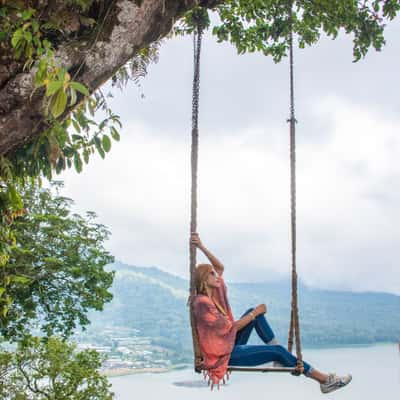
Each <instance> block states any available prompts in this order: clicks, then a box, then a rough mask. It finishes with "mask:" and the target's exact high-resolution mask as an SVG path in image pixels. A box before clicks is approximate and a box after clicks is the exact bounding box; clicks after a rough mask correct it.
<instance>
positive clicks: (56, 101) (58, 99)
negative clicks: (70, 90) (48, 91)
mask: <svg viewBox="0 0 400 400" xmlns="http://www.w3.org/2000/svg"><path fill="white" fill-rule="evenodd" d="M66 106H67V94H66V93H65V92H64V91H63V90H60V91H58V92H57V94H55V95H54V97H53V98H52V101H51V105H50V111H51V113H52V114H53V116H54V118H58V117H59V116H60V115H61V114H62V113H63V112H64V111H65V107H66Z"/></svg>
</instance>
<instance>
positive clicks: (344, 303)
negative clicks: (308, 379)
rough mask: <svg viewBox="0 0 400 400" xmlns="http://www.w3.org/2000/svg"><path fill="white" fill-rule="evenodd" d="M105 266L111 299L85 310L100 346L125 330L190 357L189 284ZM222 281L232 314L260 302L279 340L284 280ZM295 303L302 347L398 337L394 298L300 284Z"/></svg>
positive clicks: (284, 326) (283, 325)
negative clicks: (112, 277)
mask: <svg viewBox="0 0 400 400" xmlns="http://www.w3.org/2000/svg"><path fill="white" fill-rule="evenodd" d="M111 268H112V269H113V270H115V271H116V274H115V280H114V284H113V288H112V292H113V294H114V299H113V301H112V302H111V303H110V304H108V305H107V306H106V307H105V309H104V311H103V312H101V313H93V314H92V315H91V320H92V326H91V327H90V328H89V329H88V332H87V337H89V338H90V339H91V340H92V341H95V342H97V343H100V344H101V342H102V341H104V340H105V337H106V336H107V337H110V335H111V337H115V338H118V337H121V335H122V333H123V332H125V333H126V332H127V333H126V335H128V336H132V335H136V336H137V337H140V338H147V340H148V341H149V343H151V344H152V345H153V346H158V347H160V348H162V349H167V350H168V351H170V352H171V353H173V354H174V357H175V360H176V359H179V360H180V361H184V360H187V359H189V358H190V352H191V346H192V344H191V336H190V326H189V319H188V308H187V306H186V301H187V296H188V282H187V281H186V280H185V279H182V278H180V277H177V276H174V275H172V274H169V273H167V272H164V271H162V270H160V269H158V268H155V267H151V268H140V267H134V266H129V265H125V264H122V263H115V264H113V265H112V266H111ZM227 285H228V292H229V298H230V302H231V306H232V309H233V312H234V315H235V317H236V318H239V317H240V315H241V314H242V313H243V312H244V311H245V310H246V309H247V308H249V307H251V306H255V305H257V304H260V303H266V304H267V307H268V312H267V317H268V319H269V321H270V323H271V325H272V327H273V328H274V330H275V333H276V336H277V337H278V338H279V339H280V341H281V342H282V343H285V341H286V337H287V330H288V323H289V316H290V282H289V281H280V282H260V283H229V282H227ZM299 309H300V322H301V336H302V342H303V344H304V345H305V346H341V345H361V344H370V343H377V342H394V341H397V340H398V338H399V327H400V296H396V295H392V294H387V293H370V292H368V293H353V292H344V291H329V290H320V289H314V288H310V287H307V286H305V285H302V284H301V285H300V287H299ZM105 332H107V335H106V334H105ZM87 337H86V340H87ZM121 340H122V339H121ZM253 343H256V340H253ZM115 345H118V343H116V344H115Z"/></svg>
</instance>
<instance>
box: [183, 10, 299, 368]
mask: <svg viewBox="0 0 400 400" xmlns="http://www.w3.org/2000/svg"><path fill="white" fill-rule="evenodd" d="M288 17H289V21H290V22H289V23H290V24H291V23H292V4H290V7H289V10H288ZM202 34H203V27H202V26H201V23H200V22H198V23H197V27H196V28H195V30H194V33H193V53H194V73H193V86H192V143H191V216H190V232H191V233H193V232H197V166H198V141H199V128H198V116H199V91H200V90H199V89H200V54H201V43H202ZM289 65H290V67H289V68H290V70H289V73H290V117H289V119H288V120H287V122H288V123H289V125H290V177H291V179H290V188H291V192H290V193H291V195H290V208H291V264H292V270H291V274H292V278H291V281H292V300H291V315H290V326H289V339H288V350H289V352H292V349H293V339H294V338H295V344H296V355H297V366H296V367H291V368H288V367H239V366H228V371H230V372H231V371H240V372H290V373H291V374H293V375H300V374H301V372H302V370H303V361H302V353H301V341H300V324H299V312H298V300H297V272H296V170H295V166H296V147H295V124H296V122H297V121H296V118H295V111H294V80H293V76H294V73H293V72H294V71H293V30H292V27H291V26H290V31H289ZM195 269H196V247H195V245H194V244H192V243H191V244H190V296H189V300H188V305H189V312H190V324H191V330H192V339H193V351H194V370H195V371H196V372H198V373H201V372H202V355H201V351H200V347H199V341H198V336H197V330H196V321H195V317H194V312H193V299H194V298H195V296H196V288H195V281H194V278H195Z"/></svg>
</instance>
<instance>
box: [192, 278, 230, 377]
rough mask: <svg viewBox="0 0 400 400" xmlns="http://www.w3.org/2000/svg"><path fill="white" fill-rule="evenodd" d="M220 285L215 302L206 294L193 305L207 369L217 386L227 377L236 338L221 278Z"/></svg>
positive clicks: (196, 298) (198, 296) (199, 296)
mask: <svg viewBox="0 0 400 400" xmlns="http://www.w3.org/2000/svg"><path fill="white" fill-rule="evenodd" d="M220 282H221V285H220V288H219V289H216V290H215V292H214V301H215V302H214V301H213V300H212V299H210V298H209V297H208V296H206V295H197V296H196V297H195V299H194V302H193V312H194V316H195V320H196V328H197V334H198V338H199V345H200V350H201V353H202V356H203V363H204V368H205V369H206V370H207V371H208V374H209V376H210V378H211V379H212V381H213V382H214V383H218V382H219V381H220V380H221V379H223V378H224V376H225V374H226V371H227V368H228V362H229V359H230V355H231V352H232V350H233V346H234V345H235V338H236V329H235V326H234V320H233V315H232V311H231V308H230V306H229V303H228V299H227V294H226V286H225V283H224V281H223V279H222V277H221V278H220ZM216 304H217V305H216ZM221 307H222V310H221V311H220V310H219V308H221ZM224 311H225V313H224Z"/></svg>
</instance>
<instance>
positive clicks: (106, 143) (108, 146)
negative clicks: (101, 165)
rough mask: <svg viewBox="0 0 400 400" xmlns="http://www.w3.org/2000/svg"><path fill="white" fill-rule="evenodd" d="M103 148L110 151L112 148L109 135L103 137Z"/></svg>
mask: <svg viewBox="0 0 400 400" xmlns="http://www.w3.org/2000/svg"><path fill="white" fill-rule="evenodd" d="M102 143H103V149H104V150H105V151H106V152H107V153H108V152H109V151H110V150H111V140H110V138H109V137H108V136H107V135H103V138H102Z"/></svg>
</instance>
